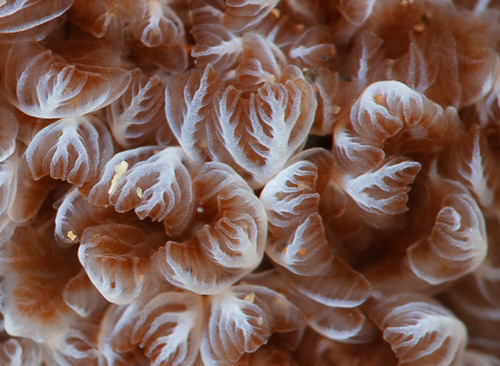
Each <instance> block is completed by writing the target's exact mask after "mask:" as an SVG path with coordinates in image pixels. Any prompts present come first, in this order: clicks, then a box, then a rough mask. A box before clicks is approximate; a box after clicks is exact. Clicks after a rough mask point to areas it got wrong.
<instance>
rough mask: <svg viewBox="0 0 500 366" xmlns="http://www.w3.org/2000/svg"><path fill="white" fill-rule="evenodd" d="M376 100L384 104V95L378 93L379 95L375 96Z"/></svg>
mask: <svg viewBox="0 0 500 366" xmlns="http://www.w3.org/2000/svg"><path fill="white" fill-rule="evenodd" d="M375 101H376V102H377V103H378V104H382V102H383V101H384V99H383V97H382V95H381V94H377V96H376V97H375Z"/></svg>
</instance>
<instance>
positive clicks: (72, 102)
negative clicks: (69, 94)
mask: <svg viewBox="0 0 500 366" xmlns="http://www.w3.org/2000/svg"><path fill="white" fill-rule="evenodd" d="M71 104H73V108H77V107H78V99H77V98H73V99H72V100H71Z"/></svg>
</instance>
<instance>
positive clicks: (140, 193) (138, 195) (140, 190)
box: [135, 187, 142, 198]
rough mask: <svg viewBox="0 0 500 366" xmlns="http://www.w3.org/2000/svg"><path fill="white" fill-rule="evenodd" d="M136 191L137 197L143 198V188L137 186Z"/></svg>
mask: <svg viewBox="0 0 500 366" xmlns="http://www.w3.org/2000/svg"><path fill="white" fill-rule="evenodd" d="M135 191H136V193H137V197H139V198H142V189H141V187H137V188H136V189H135Z"/></svg>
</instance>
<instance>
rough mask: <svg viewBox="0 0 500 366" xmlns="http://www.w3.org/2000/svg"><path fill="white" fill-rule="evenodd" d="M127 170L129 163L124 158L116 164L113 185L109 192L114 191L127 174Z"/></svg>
mask: <svg viewBox="0 0 500 366" xmlns="http://www.w3.org/2000/svg"><path fill="white" fill-rule="evenodd" d="M127 170H128V163H127V162H126V161H125V160H122V161H121V162H120V163H119V164H116V165H115V175H113V179H112V180H111V185H110V186H109V190H108V194H111V193H113V191H114V189H115V187H116V184H117V183H118V181H119V180H120V179H121V178H122V177H123V176H124V175H125V173H126V172H127Z"/></svg>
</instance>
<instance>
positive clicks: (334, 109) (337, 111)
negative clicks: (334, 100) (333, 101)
mask: <svg viewBox="0 0 500 366" xmlns="http://www.w3.org/2000/svg"><path fill="white" fill-rule="evenodd" d="M340 109H341V108H340V107H339V106H338V105H334V106H333V107H332V114H339V112H340Z"/></svg>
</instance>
